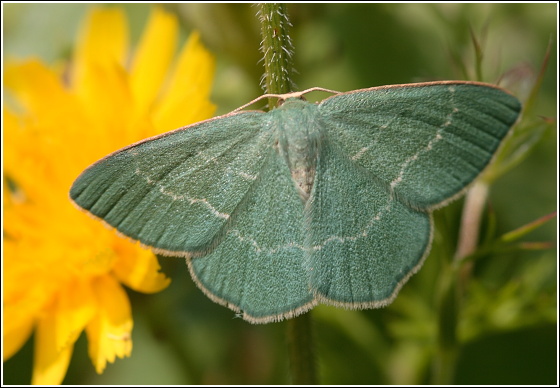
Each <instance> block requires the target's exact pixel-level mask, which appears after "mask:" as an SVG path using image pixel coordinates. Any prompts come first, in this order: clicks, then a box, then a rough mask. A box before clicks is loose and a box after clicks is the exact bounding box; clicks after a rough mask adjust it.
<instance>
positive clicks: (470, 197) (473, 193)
mask: <svg viewBox="0 0 560 388" xmlns="http://www.w3.org/2000/svg"><path fill="white" fill-rule="evenodd" d="M488 189H489V187H488V184H487V183H486V182H484V181H483V180H479V181H478V182H476V183H475V184H474V185H473V186H472V187H471V188H470V190H469V191H468V192H467V196H466V198H465V205H464V207H463V214H462V217H461V227H460V229H459V240H458V242H457V250H456V252H455V257H454V259H453V260H452V261H451V262H449V263H448V265H447V268H445V270H444V271H443V274H442V276H441V277H440V279H441V281H440V287H439V294H438V301H437V309H438V337H437V349H436V353H435V358H434V364H433V376H432V383H433V384H437V385H450V384H453V379H454V375H455V366H456V363H457V357H458V354H459V339H458V337H457V324H458V322H459V314H460V299H461V298H460V296H461V295H462V293H463V292H464V290H465V288H466V285H467V282H468V280H469V278H470V273H471V270H472V262H470V263H466V264H465V263H462V259H463V258H465V257H467V256H469V255H471V254H473V253H474V252H475V251H476V248H477V245H478V239H479V232H480V224H481V218H482V213H483V211H484V206H485V204H486V200H487V198H488Z"/></svg>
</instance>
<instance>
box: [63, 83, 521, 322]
mask: <svg viewBox="0 0 560 388" xmlns="http://www.w3.org/2000/svg"><path fill="white" fill-rule="evenodd" d="M312 90H316V89H310V90H307V91H304V92H299V93H291V94H286V95H279V96H276V97H278V98H279V102H280V103H281V104H280V106H279V107H278V108H276V109H273V110H271V111H270V112H262V111H241V110H240V109H241V108H240V109H238V110H236V111H234V112H232V113H229V114H226V115H224V116H220V117H216V118H213V119H210V120H206V121H202V122H200V123H196V124H193V125H190V126H187V127H184V128H180V129H177V130H175V131H172V132H168V133H165V134H162V135H160V136H156V137H152V138H149V139H146V140H143V141H140V142H138V143H135V144H132V145H130V146H128V147H126V148H123V149H121V150H119V151H116V152H115V153H113V154H111V155H109V156H107V157H105V158H103V159H101V160H100V161H98V162H96V163H95V164H93V165H92V166H90V167H89V168H87V169H86V170H85V171H84V172H83V173H82V174H81V175H80V176H79V177H78V178H77V179H76V181H75V182H74V184H73V186H72V188H71V190H70V196H71V198H72V200H73V201H74V202H75V203H76V204H77V205H78V206H80V207H82V208H83V209H85V210H87V211H88V212H90V213H91V214H93V215H94V216H96V217H98V218H101V219H102V220H104V221H105V222H106V223H108V224H109V225H111V226H112V227H114V228H116V229H117V230H118V231H119V232H121V233H122V234H124V235H126V236H128V237H130V238H132V239H134V240H138V241H140V242H141V243H142V244H143V245H145V246H147V247H150V248H151V249H152V250H153V251H154V252H155V253H158V254H163V255H168V256H182V257H186V258H187V264H188V266H189V269H190V272H191V274H192V277H193V279H194V281H195V282H196V284H197V285H198V286H199V287H200V288H201V289H202V291H203V292H204V293H205V294H206V295H208V296H209V297H210V298H211V299H212V300H213V301H215V302H218V303H220V304H222V305H225V306H227V307H229V308H230V309H232V310H234V311H236V312H238V313H240V314H241V315H242V316H243V318H244V319H246V320H248V321H250V322H253V323H262V322H270V321H278V320H281V319H284V318H290V317H293V316H296V315H298V314H301V313H303V312H305V311H307V310H309V309H311V308H312V307H313V306H315V305H316V304H318V303H326V304H331V305H335V306H340V307H346V308H374V307H380V306H384V305H387V304H388V303H390V302H391V301H392V300H393V299H394V298H395V296H396V295H397V293H398V291H399V289H400V288H401V287H402V286H403V284H404V283H405V282H406V281H407V280H408V278H410V276H411V275H412V274H413V273H415V272H416V271H418V269H419V268H420V266H421V265H422V263H423V261H424V259H425V258H426V256H427V255H428V252H429V250H430V244H431V241H432V234H433V233H432V228H433V227H432V224H433V223H432V217H431V212H432V211H433V210H434V209H436V208H438V207H441V206H443V205H445V204H446V203H448V202H449V201H450V200H452V199H454V198H456V197H457V196H458V195H460V194H461V193H462V192H463V191H464V190H465V188H466V187H467V186H468V185H469V184H470V183H471V182H472V181H473V180H474V179H475V178H476V177H477V176H478V175H479V174H480V173H481V171H482V170H483V169H484V168H485V167H486V166H487V165H488V163H489V162H490V160H491V159H492V156H493V155H494V153H495V152H496V149H497V148H498V146H499V145H500V143H501V141H502V139H503V138H504V137H505V136H506V134H507V132H508V130H509V128H510V127H511V126H512V125H513V123H514V122H515V121H516V119H517V117H518V115H519V112H520V110H521V104H520V102H519V101H518V100H517V99H516V98H515V97H513V96H512V95H510V94H509V93H507V92H505V91H504V90H502V89H500V88H497V87H495V86H492V85H488V84H483V83H476V82H461V81H444V82H432V83H418V84H405V85H390V86H381V87H375V88H369V89H362V90H355V91H351V92H348V93H337V94H335V95H333V96H331V97H329V98H326V99H325V100H323V101H322V102H320V103H318V104H314V103H310V102H306V101H304V100H303V98H302V96H303V95H304V94H305V93H307V92H309V91H312ZM264 97H267V96H264ZM242 108H243V107H242Z"/></svg>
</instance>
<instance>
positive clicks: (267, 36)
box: [259, 3, 294, 109]
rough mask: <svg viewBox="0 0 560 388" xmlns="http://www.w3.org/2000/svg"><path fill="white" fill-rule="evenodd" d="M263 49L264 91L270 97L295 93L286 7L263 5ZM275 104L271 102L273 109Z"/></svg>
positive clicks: (261, 17)
mask: <svg viewBox="0 0 560 388" xmlns="http://www.w3.org/2000/svg"><path fill="white" fill-rule="evenodd" d="M259 19H260V21H261V35H262V45H261V50H262V53H263V59H264V70H265V71H264V76H263V85H262V86H263V88H264V89H265V91H266V93H271V94H284V93H289V92H291V91H292V86H293V82H292V73H293V64H292V55H293V53H294V49H293V45H292V41H291V39H290V35H289V31H288V29H289V27H290V25H291V24H290V21H289V19H288V14H287V11H286V6H285V5H284V4H270V3H267V4H260V5H259ZM273 103H274V101H272V100H271V101H270V103H269V107H270V108H271V109H272V108H273V107H274V105H273Z"/></svg>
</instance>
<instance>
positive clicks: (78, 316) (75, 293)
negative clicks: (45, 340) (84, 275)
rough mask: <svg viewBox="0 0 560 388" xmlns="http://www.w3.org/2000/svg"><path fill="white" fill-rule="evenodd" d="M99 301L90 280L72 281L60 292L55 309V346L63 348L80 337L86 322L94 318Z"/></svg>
mask: <svg viewBox="0 0 560 388" xmlns="http://www.w3.org/2000/svg"><path fill="white" fill-rule="evenodd" d="M96 309H97V301H96V300H95V297H94V295H93V291H92V289H91V285H90V284H89V282H84V281H83V280H82V279H80V280H78V279H76V281H74V282H72V283H71V284H70V285H69V286H67V287H65V289H63V290H62V291H61V293H60V294H59V297H58V299H57V301H56V305H55V308H54V311H53V314H54V316H55V318H54V319H55V320H56V325H55V346H56V348H57V349H62V348H65V347H67V346H70V345H71V344H73V343H74V342H76V340H77V339H78V337H79V335H80V333H81V332H82V331H83V330H84V328H85V327H86V324H87V323H88V322H89V321H90V320H91V319H92V318H93V316H94V314H95V312H96Z"/></svg>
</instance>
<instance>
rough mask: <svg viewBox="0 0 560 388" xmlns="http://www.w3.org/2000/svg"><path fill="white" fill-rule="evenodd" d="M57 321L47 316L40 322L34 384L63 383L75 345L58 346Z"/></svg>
mask: <svg viewBox="0 0 560 388" xmlns="http://www.w3.org/2000/svg"><path fill="white" fill-rule="evenodd" d="M56 325H57V319H56V317H55V316H54V315H52V314H50V315H47V316H46V317H45V318H43V319H41V320H40V321H39V324H38V326H37V330H36V332H35V351H34V354H33V356H34V357H33V358H34V361H33V376H32V378H31V383H32V384H38V385H58V384H60V383H62V380H63V379H64V375H65V374H66V370H67V369H68V364H69V363H70V357H71V356H72V350H73V348H74V344H71V345H69V346H66V347H64V348H62V349H60V348H58V347H57V346H56V332H57V327H56Z"/></svg>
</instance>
